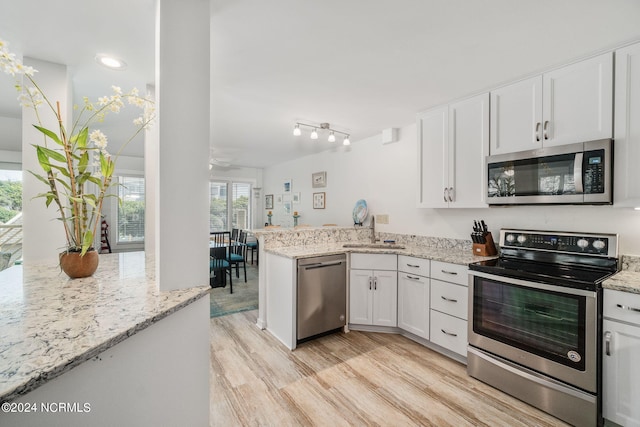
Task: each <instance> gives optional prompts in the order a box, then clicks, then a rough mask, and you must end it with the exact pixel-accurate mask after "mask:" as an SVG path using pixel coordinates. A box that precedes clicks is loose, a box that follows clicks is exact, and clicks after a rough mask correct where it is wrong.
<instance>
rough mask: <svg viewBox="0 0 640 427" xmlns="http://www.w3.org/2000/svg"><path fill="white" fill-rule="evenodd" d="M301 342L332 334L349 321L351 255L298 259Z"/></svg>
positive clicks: (298, 323)
mask: <svg viewBox="0 0 640 427" xmlns="http://www.w3.org/2000/svg"><path fill="white" fill-rule="evenodd" d="M297 289H298V298H297V310H296V311H297V339H298V341H300V340H304V339H306V338H309V337H312V336H314V335H318V334H322V333H324V332H329V331H332V330H334V329H338V328H340V327H342V326H344V325H345V323H346V318H347V256H346V255H344V254H341V255H326V256H318V257H313V258H302V259H299V260H298V288H297Z"/></svg>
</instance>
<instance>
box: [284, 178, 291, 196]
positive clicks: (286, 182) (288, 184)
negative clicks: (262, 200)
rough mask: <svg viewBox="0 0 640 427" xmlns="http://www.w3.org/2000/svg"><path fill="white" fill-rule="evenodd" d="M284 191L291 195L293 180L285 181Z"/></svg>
mask: <svg viewBox="0 0 640 427" xmlns="http://www.w3.org/2000/svg"><path fill="white" fill-rule="evenodd" d="M282 191H284V192H285V193H291V178H289V179H285V180H284V184H283V185H282Z"/></svg>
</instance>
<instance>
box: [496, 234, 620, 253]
mask: <svg viewBox="0 0 640 427" xmlns="http://www.w3.org/2000/svg"><path fill="white" fill-rule="evenodd" d="M500 246H501V247H505V248H522V249H532V250H544V251H552V252H561V253H573V254H589V255H597V256H606V257H614V258H616V257H617V256H618V235H617V234H588V233H562V232H549V231H532V230H513V229H502V230H500Z"/></svg>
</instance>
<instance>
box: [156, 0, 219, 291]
mask: <svg viewBox="0 0 640 427" xmlns="http://www.w3.org/2000/svg"><path fill="white" fill-rule="evenodd" d="M157 19H158V21H157V28H156V31H157V34H156V61H157V62H156V100H157V104H156V106H157V108H158V123H157V126H158V129H159V130H158V136H159V141H158V148H159V150H158V165H157V169H158V171H157V184H158V193H157V201H156V205H157V211H156V212H157V217H156V221H157V222H156V257H155V258H156V259H155V262H156V279H157V280H158V283H159V287H160V290H161V291H164V290H170V289H180V288H187V287H192V286H197V285H207V284H208V283H209V224H208V221H209V191H208V176H209V167H208V162H209V121H210V119H209V111H210V108H209V93H210V91H209V87H210V84H209V81H210V77H209V69H210V64H209V56H210V54H209V52H210V42H209V38H210V35H209V26H210V12H209V0H158V15H157Z"/></svg>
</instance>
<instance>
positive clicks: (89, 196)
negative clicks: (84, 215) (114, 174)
mask: <svg viewBox="0 0 640 427" xmlns="http://www.w3.org/2000/svg"><path fill="white" fill-rule="evenodd" d="M83 198H84V201H85V202H87V203H88V204H89V205H91V207H93V208H94V209H95V208H97V206H96V196H94V195H93V194H85V195H84V196H83Z"/></svg>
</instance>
